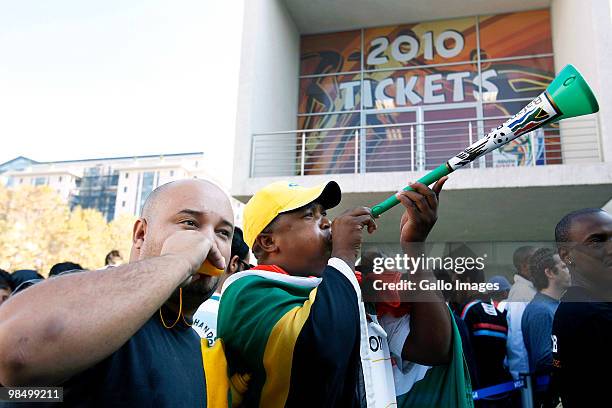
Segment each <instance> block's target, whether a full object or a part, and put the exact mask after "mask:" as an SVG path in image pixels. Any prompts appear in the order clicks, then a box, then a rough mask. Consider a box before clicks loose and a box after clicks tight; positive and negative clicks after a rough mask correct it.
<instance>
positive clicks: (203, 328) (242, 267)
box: [191, 227, 252, 346]
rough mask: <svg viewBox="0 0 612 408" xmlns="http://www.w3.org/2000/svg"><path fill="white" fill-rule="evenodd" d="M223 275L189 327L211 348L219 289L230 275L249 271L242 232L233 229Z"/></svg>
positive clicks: (213, 339) (247, 249) (215, 331)
mask: <svg viewBox="0 0 612 408" xmlns="http://www.w3.org/2000/svg"><path fill="white" fill-rule="evenodd" d="M230 256H231V258H230V261H229V263H228V264H227V268H225V273H224V274H223V275H222V276H221V277H220V278H219V284H218V285H217V290H215V293H214V294H213V295H212V296H211V297H210V299H208V300H206V301H205V302H204V303H202V305H201V306H200V307H199V308H198V310H197V311H196V312H195V313H194V314H193V325H192V326H191V327H192V328H193V329H194V330H195V331H196V332H197V333H198V334H199V335H200V337H201V338H203V339H206V340H207V341H208V345H209V346H212V344H213V343H214V341H215V339H216V338H217V314H218V313H219V302H220V301H221V288H222V287H223V282H225V280H226V279H227V278H229V277H230V275H232V274H234V273H236V272H241V271H246V270H248V269H251V267H252V265H251V264H249V247H248V246H247V244H246V243H245V242H244V239H243V236H242V230H241V229H240V228H238V227H234V236H233V237H232V253H231V255H230Z"/></svg>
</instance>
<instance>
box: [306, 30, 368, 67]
mask: <svg viewBox="0 0 612 408" xmlns="http://www.w3.org/2000/svg"><path fill="white" fill-rule="evenodd" d="M300 48H301V50H300V67H301V70H300V75H318V74H331V73H337V72H350V71H359V70H360V69H361V52H360V49H361V31H360V30H354V31H345V32H342V33H331V34H317V35H305V36H303V37H302V41H301V47H300Z"/></svg>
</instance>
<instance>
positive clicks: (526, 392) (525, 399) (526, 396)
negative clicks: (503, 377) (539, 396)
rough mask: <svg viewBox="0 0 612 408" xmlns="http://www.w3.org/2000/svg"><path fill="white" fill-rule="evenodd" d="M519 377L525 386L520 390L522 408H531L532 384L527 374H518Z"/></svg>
mask: <svg viewBox="0 0 612 408" xmlns="http://www.w3.org/2000/svg"><path fill="white" fill-rule="evenodd" d="M520 376H521V377H522V378H523V381H524V384H525V385H524V387H523V388H521V403H522V408H533V384H531V376H530V375H529V374H520Z"/></svg>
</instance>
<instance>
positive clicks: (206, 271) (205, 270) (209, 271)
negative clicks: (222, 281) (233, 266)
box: [198, 259, 225, 276]
mask: <svg viewBox="0 0 612 408" xmlns="http://www.w3.org/2000/svg"><path fill="white" fill-rule="evenodd" d="M223 272H225V271H224V270H223V269H219V268H217V267H216V266H213V264H211V263H210V262H208V259H207V260H206V261H204V263H203V264H202V266H200V269H198V273H201V274H202V275H210V276H219V275H222V274H223Z"/></svg>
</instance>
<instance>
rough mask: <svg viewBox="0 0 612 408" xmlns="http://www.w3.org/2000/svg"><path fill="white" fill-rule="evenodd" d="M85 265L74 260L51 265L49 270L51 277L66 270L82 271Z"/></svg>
mask: <svg viewBox="0 0 612 408" xmlns="http://www.w3.org/2000/svg"><path fill="white" fill-rule="evenodd" d="M82 270H83V267H82V266H81V265H79V264H78V263H74V262H60V263H57V264H55V265H53V266H52V267H51V269H50V270H49V277H52V276H57V275H61V274H62V273H64V272H69V271H82Z"/></svg>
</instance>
